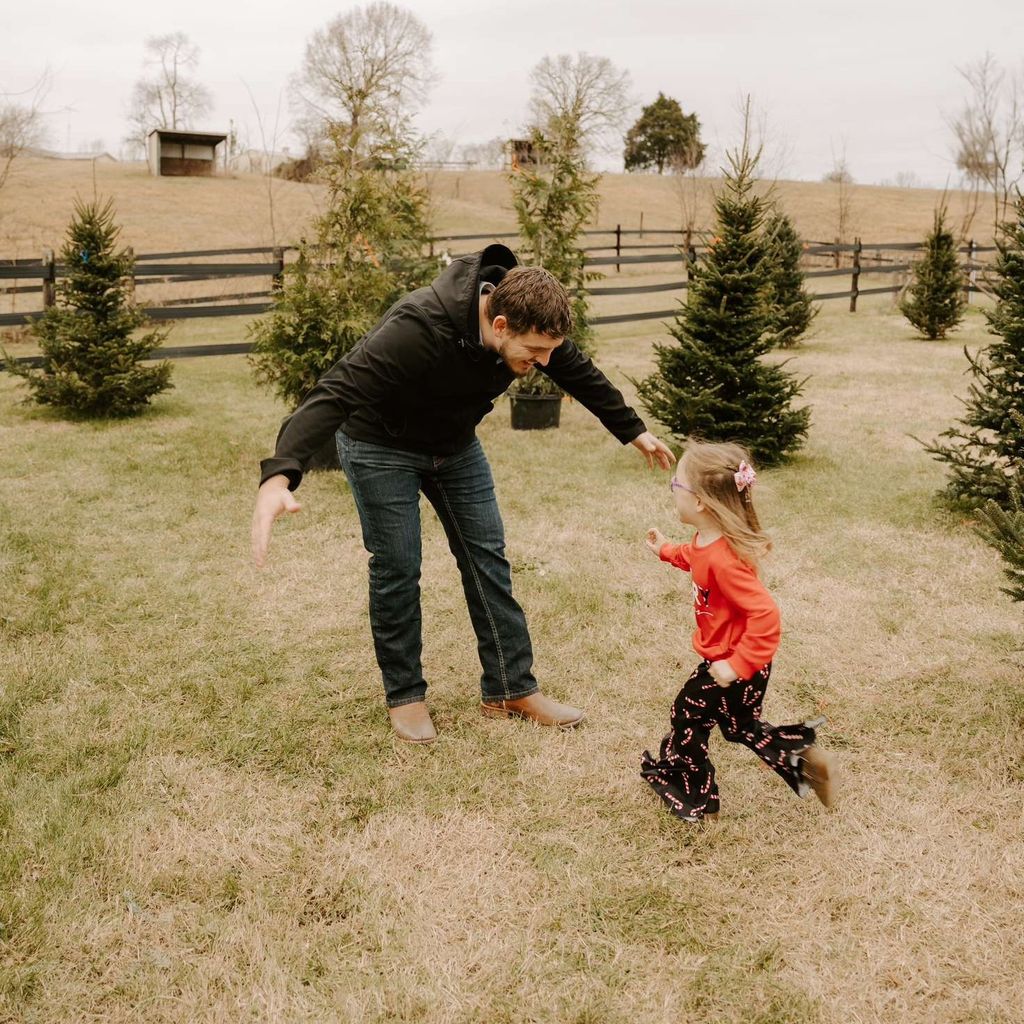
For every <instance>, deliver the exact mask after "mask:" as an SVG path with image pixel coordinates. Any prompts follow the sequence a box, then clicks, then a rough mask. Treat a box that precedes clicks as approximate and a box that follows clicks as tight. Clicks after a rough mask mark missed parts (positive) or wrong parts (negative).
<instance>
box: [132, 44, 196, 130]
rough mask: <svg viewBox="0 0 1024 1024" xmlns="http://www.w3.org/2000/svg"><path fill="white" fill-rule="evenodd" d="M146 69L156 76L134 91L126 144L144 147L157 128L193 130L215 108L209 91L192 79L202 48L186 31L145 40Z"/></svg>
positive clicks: (143, 81) (141, 79) (138, 84)
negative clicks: (148, 136)
mask: <svg viewBox="0 0 1024 1024" xmlns="http://www.w3.org/2000/svg"><path fill="white" fill-rule="evenodd" d="M146 54H147V56H146V59H145V62H144V66H145V67H146V68H147V69H151V70H152V71H153V74H152V75H150V76H149V77H145V78H140V79H139V80H138V81H137V82H136V83H135V88H134V89H133V90H132V98H131V103H130V106H129V111H128V129H129V131H128V135H126V136H125V142H126V143H128V144H129V145H131V146H133V147H136V148H139V147H142V148H144V147H145V145H146V136H147V135H149V133H150V132H151V131H152V130H153V129H154V128H170V129H178V128H191V127H192V126H193V125H194V123H195V121H196V120H197V119H198V118H200V117H202V116H203V115H204V114H206V113H208V112H209V110H210V108H211V107H212V106H213V97H212V96H211V95H210V91H209V90H208V89H207V88H206V87H205V86H204V85H200V84H199V82H197V81H195V80H194V79H193V78H191V77H189V75H190V73H191V72H194V71H195V70H196V68H198V67H199V47H198V46H196V45H195V44H194V43H192V42H191V41H190V40H189V38H188V36H186V35H185V33H184V32H170V33H168V34H167V35H162V36H151V37H150V38H149V39H147V40H146Z"/></svg>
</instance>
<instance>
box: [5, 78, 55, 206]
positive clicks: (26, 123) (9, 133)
mask: <svg viewBox="0 0 1024 1024" xmlns="http://www.w3.org/2000/svg"><path fill="white" fill-rule="evenodd" d="M49 87H50V73H49V72H48V71H47V72H45V73H44V74H43V75H42V76H41V77H40V78H39V80H38V81H37V82H36V83H35V84H34V85H33V86H31V87H30V88H29V89H27V90H26V91H25V92H21V93H2V92H0V188H3V187H4V184H5V183H6V181H7V179H8V177H9V176H10V173H11V166H12V165H13V164H14V161H15V160H16V159H17V158H18V157H19V156H20V155H21V154H22V153H24V152H25V150H26V149H29V148H30V147H32V146H38V145H39V144H40V143H41V142H42V140H43V136H44V134H45V133H44V128H43V110H42V104H43V99H44V98H45V96H46V93H47V92H48V90H49Z"/></svg>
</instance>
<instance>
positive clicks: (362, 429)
mask: <svg viewBox="0 0 1024 1024" xmlns="http://www.w3.org/2000/svg"><path fill="white" fill-rule="evenodd" d="M570 326H571V314H570V306H569V297H568V295H567V294H566V291H565V289H564V288H563V287H562V286H561V285H560V284H559V283H558V282H557V281H556V280H555V279H554V278H553V277H552V276H551V274H549V273H548V272H547V271H545V270H542V269H540V268H536V267H534V268H517V267H516V258H515V256H514V255H513V254H512V252H511V250H509V249H508V248H506V247H505V246H504V245H490V246H488V247H487V248H486V249H484V250H483V251H482V252H478V253H474V254H471V255H468V256H462V257H460V258H458V259H456V260H454V261H453V262H452V263H451V265H450V266H449V267H448V268H447V269H446V270H445V271H444V272H443V273H442V274H441V275H440V276H439V277H438V278H437V279H436V280H435V281H434V282H433V284H431V285H429V286H428V287H425V288H420V289H418V290H417V291H414V292H412V293H411V294H410V295H408V296H406V297H405V298H403V299H401V300H400V301H399V302H397V303H395V305H394V306H392V307H391V309H389V310H388V311H387V313H386V314H385V315H384V317H383V318H382V319H381V320H380V322H379V323H378V324H377V325H376V326H375V327H373V329H372V330H371V331H370V332H369V333H368V334H367V335H366V336H365V337H363V338H362V339H361V340H360V341H359V343H358V344H357V345H356V346H355V347H354V348H353V349H352V350H351V351H350V352H349V353H348V354H347V355H346V356H345V357H344V358H343V359H342V360H341V361H340V362H338V363H337V364H336V365H335V366H334V367H333V368H332V369H331V370H329V371H328V372H327V373H326V374H325V375H324V376H323V377H322V378H321V380H320V382H319V383H318V384H317V386H316V387H315V388H313V390H312V391H311V392H310V393H309V394H308V395H307V396H306V397H305V399H303V401H302V403H301V404H300V405H299V407H298V408H297V409H296V410H295V412H293V413H292V415H291V416H289V417H288V418H287V419H286V420H285V421H284V424H283V425H282V427H281V431H280V433H279V434H278V437H277V449H276V452H275V454H274V457H273V458H270V459H264V460H263V462H262V463H261V469H262V475H261V480H260V490H259V495H258V497H257V499H256V509H255V512H254V514H253V527H252V543H253V557H254V560H255V562H256V564H257V565H258V566H262V565H263V564H264V562H265V559H266V553H267V547H268V544H269V542H270V532H271V527H272V525H273V522H274V520H275V519H276V518H277V517H278V516H279V515H282V514H283V513H284V512H297V511H299V505H298V503H297V502H296V501H295V499H294V497H293V496H292V494H291V492H292V491H293V490H294V489H295V488H296V487H297V486H298V485H299V481H300V480H301V479H302V474H303V470H304V467H305V464H306V463H307V461H308V460H309V458H310V457H311V456H312V455H313V454H314V453H315V452H316V451H317V450H318V449H319V448H320V446H321V445H322V444H323V443H324V442H325V441H327V440H328V439H329V438H330V436H331V435H332V434H335V433H336V432H337V433H336V436H337V444H338V454H339V456H340V459H341V464H342V468H343V469H344V470H345V474H346V476H347V477H348V481H349V484H350V486H351V489H352V495H353V498H354V499H355V503H356V509H357V511H358V513H359V520H360V523H361V525H362V532H363V544H364V545H365V547H366V549H367V551H369V553H370V563H369V568H370V626H371V630H372V633H373V641H374V647H375V649H376V654H377V663H378V665H379V666H380V670H381V675H382V677H383V681H384V692H385V698H386V701H387V705H388V712H389V715H390V717H391V723H392V726H393V728H394V730H395V733H396V734H397V736H398V737H399V738H400V739H403V740H406V741H409V742H413V743H429V742H431V741H433V740H434V738H435V737H436V735H437V734H436V732H435V730H434V726H433V723H432V722H431V719H430V714H429V712H428V711H427V708H426V703H425V697H426V691H427V683H426V680H425V679H424V678H423V667H422V664H421V661H420V654H421V650H422V639H421V619H420V587H419V581H420V561H421V547H420V543H421V542H420V520H419V496H420V492H421V491H422V492H423V493H424V494H425V495H426V496H427V499H428V500H429V501H430V503H431V505H433V507H434V510H435V511H436V512H437V515H438V518H439V519H440V520H441V523H442V525H443V527H444V530H445V533H446V534H447V537H448V543H449V546H450V548H451V551H452V554H453V555H454V556H455V560H456V562H457V564H458V567H459V571H460V573H461V575H462V586H463V590H464V592H465V596H466V604H467V605H468V607H469V613H470V618H471V619H472V622H473V628H474V631H475V632H476V637H477V648H478V652H479V656H480V664H481V666H482V669H483V672H482V676H481V680H480V686H481V693H482V698H483V699H482V710H483V713H484V714H485V715H491V716H496V717H519V718H527V719H531V720H533V721H535V722H538V723H540V724H541V725H553V726H558V727H561V728H570V727H572V726H574V725H578V724H579V723H580V722H581V721H582V720H583V712H582V711H580V710H579V709H578V708H573V707H569V706H567V705H564V704H558V703H556V702H555V701H553V700H551V699H550V698H548V697H546V696H545V695H544V694H542V693H541V692H540V691H539V689H538V686H537V681H536V679H535V678H534V676H533V651H532V648H531V644H530V635H529V632H528V630H527V627H526V619H525V617H524V615H523V611H522V609H521V608H520V607H519V604H518V603H517V602H516V600H515V598H514V597H513V596H512V577H511V572H510V569H509V564H508V561H507V560H506V559H505V533H504V527H503V525H502V521H501V515H500V513H499V511H498V506H497V502H496V500H495V496H494V481H493V480H492V478H491V471H490V467H489V465H488V463H487V459H486V457H485V455H484V453H483V449H482V448H481V447H480V442H479V441H478V440H477V439H476V433H475V430H476V425H477V423H479V422H480V420H481V419H483V417H484V416H485V415H486V414H487V413H488V412H490V410H491V409H492V408H493V401H494V399H495V398H497V397H498V395H500V394H502V392H504V391H505V390H506V388H507V387H508V386H509V384H511V383H512V381H513V380H514V379H515V378H516V377H520V376H523V375H525V374H526V373H528V372H529V371H530V370H531V369H532V368H533V367H534V366H538V367H540V368H541V370H542V371H543V372H545V373H546V374H547V375H548V376H549V377H551V378H552V380H554V381H555V382H556V383H557V384H559V385H560V386H561V387H562V388H564V389H565V391H567V392H568V393H569V394H570V395H572V396H573V397H574V398H575V399H577V401H579V402H580V403H581V404H582V405H583V406H585V407H586V408H587V409H589V410H590V411H591V412H592V413H594V415H596V416H597V417H598V418H599V419H600V420H601V422H602V423H603V424H604V425H605V427H607V429H608V430H609V431H611V433H613V434H614V435H615V436H616V437H617V438H618V439H619V440H620V441H621V442H622V443H624V444H625V443H632V444H633V445H635V446H636V447H637V448H638V449H639V450H640V451H641V452H642V453H643V455H644V456H645V458H646V459H647V463H648V465H650V466H653V465H654V462H655V461H657V462H658V463H659V464H660V465H661V466H662V467H663V468H665V469H667V468H669V467H670V466H671V464H672V462H673V461H674V458H673V456H672V453H671V451H670V450H669V449H668V448H667V447H666V446H665V445H664V444H663V443H662V442H661V441H659V440H658V439H657V438H656V437H654V436H653V435H652V434H650V433H648V431H647V428H646V427H645V426H644V423H643V421H642V420H641V419H640V418H639V417H638V416H637V415H636V413H635V412H634V411H633V410H632V409H630V408H628V407H627V406H626V404H625V402H624V401H623V398H622V395H621V394H620V393H619V391H618V390H617V389H616V388H615V387H613V386H612V384H611V383H610V382H609V381H608V379H607V378H606V377H605V376H604V374H602V373H601V372H600V371H599V370H598V369H597V368H596V367H595V366H594V364H593V363H592V362H591V361H590V359H589V358H587V357H586V356H584V355H583V354H582V353H581V352H580V350H579V349H578V348H577V347H576V346H575V345H574V344H573V343H572V341H570V340H569V339H568V338H567V337H566V335H567V334H568V333H569V331H570Z"/></svg>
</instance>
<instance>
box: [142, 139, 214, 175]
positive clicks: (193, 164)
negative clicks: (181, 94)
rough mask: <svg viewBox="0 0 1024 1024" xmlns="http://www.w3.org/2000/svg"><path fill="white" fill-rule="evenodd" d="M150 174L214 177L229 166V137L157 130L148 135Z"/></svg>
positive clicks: (147, 153) (147, 150)
mask: <svg viewBox="0 0 1024 1024" xmlns="http://www.w3.org/2000/svg"><path fill="white" fill-rule="evenodd" d="M146 162H147V163H148V164H149V173H150V174H153V175H156V176H157V177H160V176H167V175H177V176H181V175H192V176H198V177H208V178H209V177H213V175H215V174H216V173H217V172H218V170H220V171H223V170H224V169H225V168H226V165H227V135H221V134H219V133H217V132H190V131H172V130H171V129H169V128H154V129H153V130H152V131H151V132H150V133H149V135H147V136H146Z"/></svg>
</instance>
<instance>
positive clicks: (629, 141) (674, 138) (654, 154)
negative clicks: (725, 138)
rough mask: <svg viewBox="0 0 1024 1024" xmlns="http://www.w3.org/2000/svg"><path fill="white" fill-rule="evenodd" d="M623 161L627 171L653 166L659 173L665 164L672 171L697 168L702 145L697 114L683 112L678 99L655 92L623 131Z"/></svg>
mask: <svg viewBox="0 0 1024 1024" xmlns="http://www.w3.org/2000/svg"><path fill="white" fill-rule="evenodd" d="M623 160H624V162H625V165H626V170H627V171H635V170H642V169H643V168H645V167H656V168H657V170H658V173H659V174H661V173H662V172H663V171H664V170H665V168H666V167H668V168H669V169H670V170H675V171H687V170H691V169H692V168H694V167H699V166H700V165H701V163H702V162H703V160H704V144H703V143H702V142H701V141H700V121H698V120H697V115H696V114H684V113H683V108H682V107H681V106H680V105H679V101H678V100H674V99H672V98H671V97H669V96H666V95H665V94H664V93H662V92H659V93H658V98H657V99H656V100H655V101H654V102H653V103H649V104H648V105H647V106H646V107H644V108H643V110H642V111H641V112H640V116H639V117H638V118H637V120H636V123H635V124H634V125H633V127H632V128H630V129H629V131H628V132H627V133H626V149H625V152H624V153H623Z"/></svg>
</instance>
